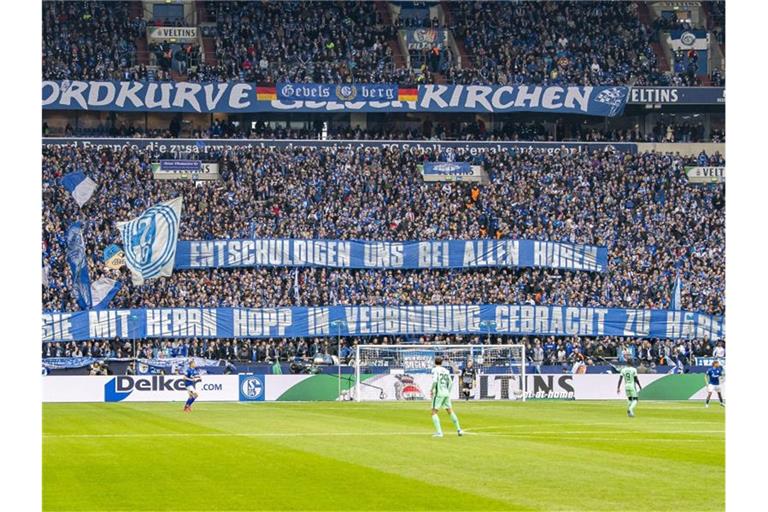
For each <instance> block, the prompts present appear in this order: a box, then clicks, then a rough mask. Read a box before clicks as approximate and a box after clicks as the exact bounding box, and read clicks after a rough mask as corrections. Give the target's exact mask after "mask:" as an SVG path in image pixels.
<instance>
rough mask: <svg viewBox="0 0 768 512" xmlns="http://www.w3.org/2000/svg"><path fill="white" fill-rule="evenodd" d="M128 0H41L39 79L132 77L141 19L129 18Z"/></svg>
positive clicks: (143, 26)
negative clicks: (40, 68) (40, 69)
mask: <svg viewBox="0 0 768 512" xmlns="http://www.w3.org/2000/svg"><path fill="white" fill-rule="evenodd" d="M128 3H129V2H64V1H61V0H57V1H50V2H43V77H44V78H45V79H46V80H65V79H68V80H104V79H111V78H117V77H120V78H122V77H124V76H125V75H126V73H127V74H128V76H131V71H130V70H131V68H133V66H134V65H135V64H136V38H138V37H144V36H145V33H146V22H145V21H144V20H143V19H139V18H136V19H131V17H130V16H129V14H128Z"/></svg>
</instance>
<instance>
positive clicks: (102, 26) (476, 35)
mask: <svg viewBox="0 0 768 512" xmlns="http://www.w3.org/2000/svg"><path fill="white" fill-rule="evenodd" d="M129 4H130V2H112V3H110V4H109V6H110V7H109V9H106V8H105V5H106V4H105V3H103V2H101V3H100V2H61V1H58V2H45V3H44V5H43V11H44V24H43V77H44V78H45V79H54V80H56V79H58V80H63V79H69V80H72V79H107V78H113V79H136V80H138V79H150V80H173V79H184V80H192V81H210V80H215V81H216V80H245V81H249V82H262V83H264V82H266V83H275V82H278V81H296V82H325V83H342V82H390V83H398V84H400V85H413V84H416V83H433V82H447V83H461V84H474V83H482V84H513V83H536V84H551V83H554V84H582V85H597V84H626V83H634V84H635V85H667V84H670V83H674V84H676V85H684V84H688V83H692V81H691V80H690V79H688V78H685V77H686V76H687V74H686V71H685V70H683V72H676V71H675V70H674V69H673V70H670V72H667V66H666V63H664V62H663V61H660V59H659V56H658V55H657V53H658V52H657V50H655V49H654V47H653V45H654V44H658V37H659V34H658V29H659V28H660V27H659V25H658V23H659V20H658V19H657V20H655V21H654V23H656V25H653V26H651V25H648V24H647V23H645V22H643V21H641V17H640V14H639V8H638V5H637V4H636V3H634V2H589V3H585V2H545V3H539V2H445V3H442V4H441V6H440V9H443V12H444V18H445V22H444V24H440V23H441V22H439V21H438V20H437V19H433V20H427V21H426V22H421V21H419V20H415V21H414V19H413V18H408V17H406V18H403V19H401V18H399V17H393V16H392V15H391V13H390V11H389V10H388V9H387V8H382V7H381V5H380V4H381V2H333V3H330V2H317V1H309V2H297V1H291V2H198V3H197V4H198V5H197V12H198V19H199V22H203V20H205V26H204V27H203V31H202V32H203V38H202V39H201V40H200V41H201V42H202V45H201V44H191V43H189V44H184V45H181V44H179V48H180V49H182V50H183V51H182V52H181V53H183V55H184V59H182V60H181V61H179V62H181V64H179V65H177V66H175V67H174V69H171V68H172V66H171V61H170V60H169V58H168V55H169V53H168V52H169V51H171V53H175V52H174V51H173V49H172V48H170V47H172V46H173V45H174V44H176V43H153V44H150V45H149V46H148V45H147V42H146V35H145V31H146V27H147V24H148V22H147V20H144V19H141V18H140V17H136V16H132V15H131V14H132V13H133V11H132V10H131V9H130V8H129ZM708 12H709V13H710V16H711V18H712V19H713V22H712V23H714V24H717V23H722V19H723V15H722V14H721V13H722V12H723V9H722V8H721V7H720V6H713V7H711V8H710V9H709V10H708ZM150 23H151V21H150ZM424 23H428V24H429V25H430V26H438V25H440V26H441V27H444V28H446V29H447V30H449V31H450V33H451V34H452V37H453V41H455V46H453V45H451V46H443V47H438V48H437V49H436V51H437V52H438V53H442V54H443V55H442V57H441V58H440V59H438V60H439V66H427V65H426V63H425V64H424V65H422V66H419V65H418V63H416V64H414V63H413V62H412V63H411V66H410V67H409V66H407V65H406V59H405V58H404V55H403V54H402V50H401V46H400V41H399V40H398V38H399V37H400V36H399V35H398V31H399V30H400V29H403V28H412V27H414V26H417V25H420V24H424ZM723 30H724V29H723ZM566 33H567V34H568V37H566V36H565V34H566ZM717 34H719V35H718V36H717V37H718V38H721V35H722V34H724V31H720V32H717ZM718 40H719V39H718ZM139 48H141V51H139V50H138V49H139ZM455 52H457V53H456V54H454V53H455ZM412 53H413V52H412ZM418 53H419V52H416V53H415V54H413V55H412V57H414V58H418V57H419V55H418ZM150 59H151V62H150ZM459 61H461V62H459ZM150 64H151V65H150ZM148 65H149V67H148ZM681 66H683V67H685V66H687V61H686V64H685V65H682V64H681ZM678 71H679V70H678ZM676 77H677V78H678V79H679V80H677V81H675V80H674V79H675V78H676ZM716 78H717V80H722V79H723V72H722V70H718V71H717V77H716ZM714 79H715V77H714V72H713V80H714ZM680 80H682V82H683V83H678V82H680ZM693 84H694V85H695V83H693Z"/></svg>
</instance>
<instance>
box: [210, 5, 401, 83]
mask: <svg viewBox="0 0 768 512" xmlns="http://www.w3.org/2000/svg"><path fill="white" fill-rule="evenodd" d="M206 9H207V10H208V13H209V16H210V17H211V18H213V19H215V20H216V23H217V35H218V37H217V38H216V49H215V53H216V59H217V61H218V64H217V65H215V66H209V65H205V66H201V69H200V70H199V71H198V72H197V74H196V75H195V76H196V78H197V79H202V80H205V79H221V78H225V79H243V80H246V81H250V82H270V83H271V82H277V81H281V80H287V81H294V82H325V83H339V82H351V81H357V82H384V81H395V82H398V83H408V82H414V83H415V76H413V73H412V71H411V70H408V69H395V67H394V63H393V59H392V49H391V48H390V46H389V44H388V41H390V40H392V39H393V38H394V37H395V31H396V29H395V27H394V26H393V25H391V24H386V23H384V21H383V20H382V19H380V17H379V15H378V14H377V12H376V9H375V4H374V3H373V2H333V3H331V2H297V1H289V2H207V3H206Z"/></svg>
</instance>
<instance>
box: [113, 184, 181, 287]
mask: <svg viewBox="0 0 768 512" xmlns="http://www.w3.org/2000/svg"><path fill="white" fill-rule="evenodd" d="M181 210H182V198H181V197H177V198H176V199H171V200H170V201H165V202H163V203H158V204H156V205H154V206H152V207H150V208H148V209H146V210H145V211H144V212H143V213H142V214H141V215H139V216H138V217H136V218H135V219H133V220H129V221H126V222H118V223H117V228H118V229H119V230H120V233H121V234H122V237H123V251H124V252H125V264H126V265H127V266H128V268H129V269H130V271H131V277H132V280H133V284H134V285H137V286H138V285H142V284H144V281H145V280H146V279H154V278H155V277H161V276H170V275H171V273H172V272H173V263H174V261H175V259H176V241H177V239H178V236H179V225H180V223H181Z"/></svg>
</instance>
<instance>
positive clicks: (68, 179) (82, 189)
mask: <svg viewBox="0 0 768 512" xmlns="http://www.w3.org/2000/svg"><path fill="white" fill-rule="evenodd" d="M61 182H62V184H63V185H64V188H65V189H67V190H68V191H69V193H70V194H72V197H73V198H75V202H76V203H77V206H79V207H80V208H82V207H83V205H84V204H85V203H86V202H87V201H88V200H89V199H90V198H91V196H92V195H93V193H94V192H95V191H96V182H95V181H93V180H92V179H91V178H89V177H87V176H86V175H85V174H83V173H82V172H80V171H78V172H71V173H69V174H67V175H65V176H64V177H63V178H62V179H61Z"/></svg>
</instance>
